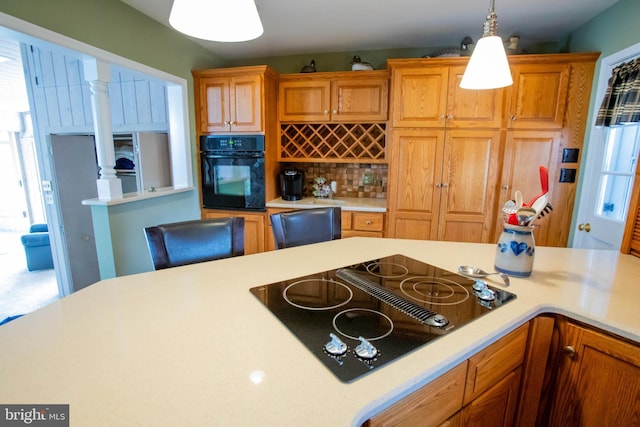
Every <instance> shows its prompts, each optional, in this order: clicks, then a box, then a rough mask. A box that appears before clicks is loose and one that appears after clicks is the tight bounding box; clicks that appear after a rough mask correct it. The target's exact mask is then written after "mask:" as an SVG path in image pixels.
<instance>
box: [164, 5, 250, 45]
mask: <svg viewBox="0 0 640 427" xmlns="http://www.w3.org/2000/svg"><path fill="white" fill-rule="evenodd" d="M169 23H170V24H171V26H172V27H173V28H175V29H176V30H178V31H180V32H181V33H184V34H186V35H188V36H192V37H196V38H199V39H203V40H212V41H218V42H240V41H247V40H253V39H255V38H258V37H260V36H261V35H262V32H263V29H262V22H261V21H260V16H259V15H258V9H256V4H255V3H254V0H174V1H173V7H172V8H171V14H170V15H169Z"/></svg>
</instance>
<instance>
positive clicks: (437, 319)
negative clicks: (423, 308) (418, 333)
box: [425, 314, 449, 328]
mask: <svg viewBox="0 0 640 427" xmlns="http://www.w3.org/2000/svg"><path fill="white" fill-rule="evenodd" d="M425 323H426V324H427V325H429V326H435V327H438V328H439V327H442V326H446V325H447V324H448V323H449V319H447V318H446V317H444V316H443V315H442V314H436V315H433V316H431V317H429V318H428V319H427V320H426V322H425Z"/></svg>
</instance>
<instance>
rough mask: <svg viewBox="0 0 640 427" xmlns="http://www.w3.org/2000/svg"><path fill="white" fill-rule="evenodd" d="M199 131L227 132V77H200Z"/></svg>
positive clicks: (229, 114)
mask: <svg viewBox="0 0 640 427" xmlns="http://www.w3.org/2000/svg"><path fill="white" fill-rule="evenodd" d="M199 96H200V132H202V133H211V132H228V131H229V121H230V117H231V113H230V111H229V78H228V77H207V78H202V79H200V94H199Z"/></svg>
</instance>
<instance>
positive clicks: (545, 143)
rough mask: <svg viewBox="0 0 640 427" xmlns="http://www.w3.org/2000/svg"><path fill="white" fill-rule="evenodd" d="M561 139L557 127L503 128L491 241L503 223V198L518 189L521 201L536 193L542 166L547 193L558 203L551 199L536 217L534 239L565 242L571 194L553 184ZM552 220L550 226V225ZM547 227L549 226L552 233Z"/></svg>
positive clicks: (547, 243) (545, 243) (550, 243)
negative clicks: (550, 210)
mask: <svg viewBox="0 0 640 427" xmlns="http://www.w3.org/2000/svg"><path fill="white" fill-rule="evenodd" d="M561 140H562V132H560V131H508V132H507V136H506V144H505V150H504V152H505V154H504V160H503V166H502V178H501V182H500V199H499V202H498V208H499V209H500V211H499V212H498V214H497V215H496V219H497V223H496V229H495V235H494V240H495V241H497V239H498V237H499V234H500V232H501V231H502V225H503V223H504V216H503V215H502V211H501V209H502V206H504V203H505V202H506V201H507V200H510V199H513V198H514V192H515V191H516V190H519V191H520V192H521V193H522V195H523V197H524V202H525V203H529V202H530V201H531V200H532V199H533V198H534V197H535V196H537V195H538V194H540V192H541V187H540V166H545V167H547V169H548V170H549V194H550V196H552V197H553V199H554V200H558V201H559V202H560V203H554V202H553V201H552V204H553V213H552V214H551V215H547V216H545V217H544V218H542V219H541V220H538V221H536V224H537V225H538V226H537V227H535V230H534V239H535V242H536V244H537V245H541V246H566V242H567V238H568V232H569V229H570V221H571V213H570V212H571V211H570V210H569V211H567V209H572V207H573V197H574V196H575V194H567V195H563V194H562V193H560V192H561V191H564V188H562V187H561V186H560V184H556V181H557V172H556V170H557V168H558V166H557V162H558V159H557V156H558V153H559V152H560V151H561V150H560V143H561ZM554 193H558V194H554ZM563 199H566V200H563ZM552 217H553V218H552ZM552 220H553V226H551V224H552V222H551V221H552ZM550 229H552V230H553V232H552V233H550Z"/></svg>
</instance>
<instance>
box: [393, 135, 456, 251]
mask: <svg viewBox="0 0 640 427" xmlns="http://www.w3.org/2000/svg"><path fill="white" fill-rule="evenodd" d="M392 144H393V146H392V155H391V157H392V160H391V162H390V169H391V170H390V172H389V176H390V185H391V186H392V189H393V190H392V191H391V192H390V194H389V199H390V200H389V206H390V218H389V219H390V224H389V232H390V236H391V237H396V238H400V239H422V240H429V239H434V240H435V237H436V234H437V230H438V212H439V209H440V189H439V188H438V187H436V185H437V184H439V183H440V182H441V181H440V178H441V177H442V156H443V151H444V131H443V130H435V129H434V130H429V129H424V130H413V129H412V130H409V129H407V130H395V131H394V132H393V140H392Z"/></svg>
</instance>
